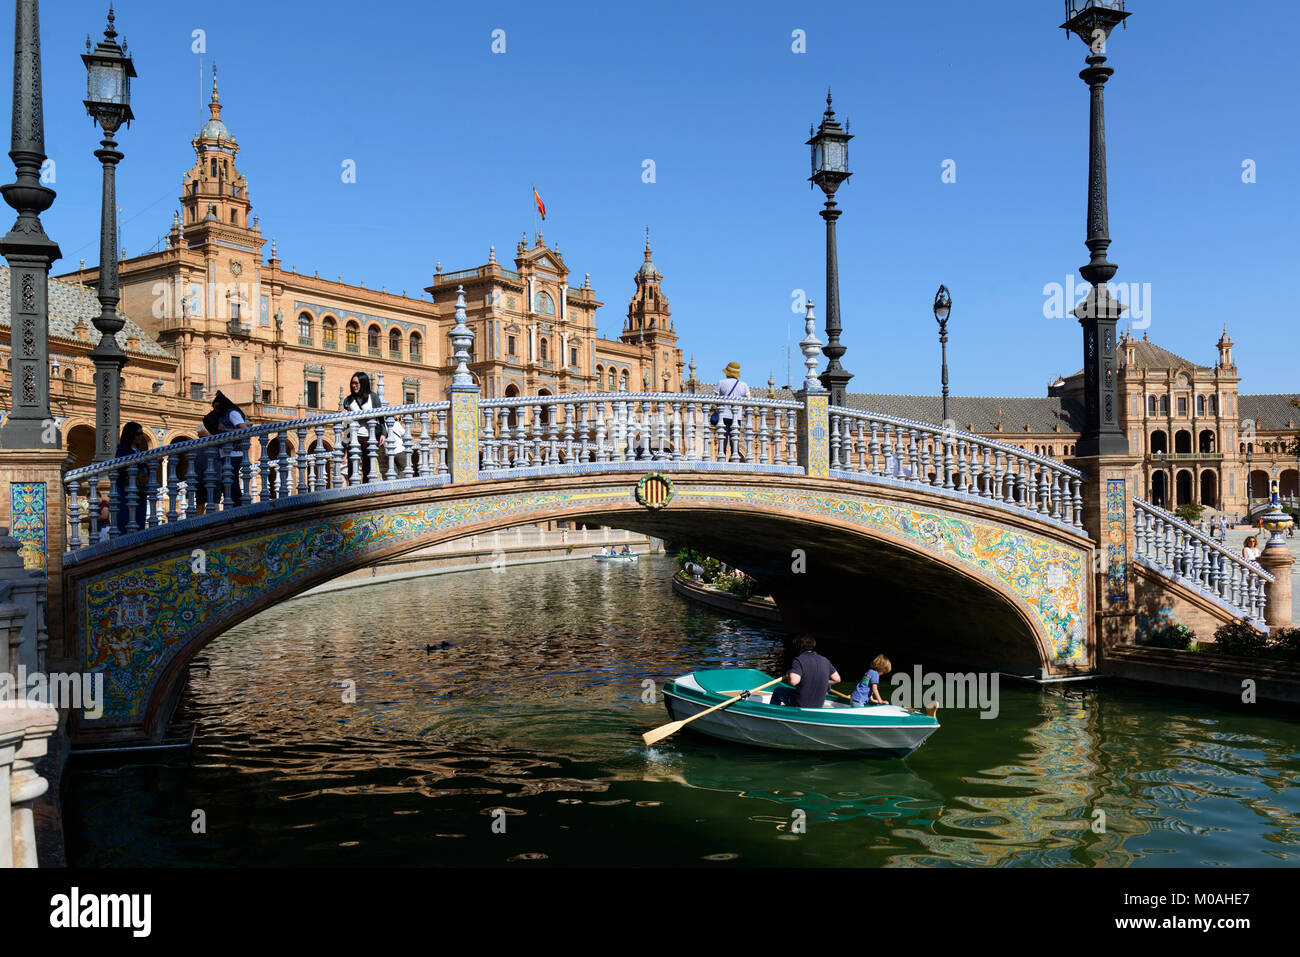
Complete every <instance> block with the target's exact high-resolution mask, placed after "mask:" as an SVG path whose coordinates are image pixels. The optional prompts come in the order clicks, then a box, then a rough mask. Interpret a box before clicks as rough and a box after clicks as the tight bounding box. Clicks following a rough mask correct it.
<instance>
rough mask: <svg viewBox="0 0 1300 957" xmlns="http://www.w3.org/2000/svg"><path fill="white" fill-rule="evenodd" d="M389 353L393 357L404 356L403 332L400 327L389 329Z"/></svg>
mask: <svg viewBox="0 0 1300 957" xmlns="http://www.w3.org/2000/svg"><path fill="white" fill-rule="evenodd" d="M388 355H389V357H390V358H393V359H400V358H401V357H402V333H401V330H399V329H392V330H389V333H388Z"/></svg>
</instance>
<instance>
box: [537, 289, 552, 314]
mask: <svg viewBox="0 0 1300 957" xmlns="http://www.w3.org/2000/svg"><path fill="white" fill-rule="evenodd" d="M533 312H536V313H540V314H541V315H543V316H553V315H555V300H553V299H552V298H551V297H550V295H549V294H547V293H544V292H539V293H538V294H537V296H536V297H535V298H534V299H533Z"/></svg>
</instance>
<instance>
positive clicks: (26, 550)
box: [9, 482, 47, 572]
mask: <svg viewBox="0 0 1300 957" xmlns="http://www.w3.org/2000/svg"><path fill="white" fill-rule="evenodd" d="M9 515H10V524H11V528H10V531H9V534H10V535H12V536H13V537H14V538H16V539H18V541H20V542H22V543H23V544H22V548H20V549H19V550H18V554H19V555H21V556H22V559H23V565H24V566H26V567H27V568H28V569H30V570H31V571H36V572H43V571H45V568H46V552H45V544H46V542H45V538H46V530H45V529H46V515H47V513H46V509H45V483H44V482H14V483H13V484H12V485H10V486H9Z"/></svg>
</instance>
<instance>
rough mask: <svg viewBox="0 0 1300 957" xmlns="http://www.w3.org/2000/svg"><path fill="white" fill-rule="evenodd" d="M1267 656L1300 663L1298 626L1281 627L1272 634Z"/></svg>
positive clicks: (1299, 630) (1299, 632)
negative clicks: (1271, 642)
mask: <svg viewBox="0 0 1300 957" xmlns="http://www.w3.org/2000/svg"><path fill="white" fill-rule="evenodd" d="M1269 657H1270V658H1276V659H1278V660H1279V661H1294V662H1296V663H1297V664H1300V628H1283V629H1282V630H1281V631H1279V632H1277V633H1276V634H1274V635H1273V644H1272V646H1270V648H1269Z"/></svg>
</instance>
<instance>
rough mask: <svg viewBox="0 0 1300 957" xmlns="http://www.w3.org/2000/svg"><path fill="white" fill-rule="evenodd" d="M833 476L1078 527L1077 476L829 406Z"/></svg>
mask: <svg viewBox="0 0 1300 957" xmlns="http://www.w3.org/2000/svg"><path fill="white" fill-rule="evenodd" d="M830 427H831V428H830V457H831V470H832V472H834V471H839V472H841V473H847V474H846V476H845V477H847V478H851V479H865V480H870V479H872V478H885V479H892V480H895V481H903V482H914V483H919V484H922V485H929V486H932V487H935V488H943V489H946V490H949V491H952V492H960V493H964V494H967V495H973V496H976V497H978V498H983V499H988V500H991V501H994V502H997V503H1000V504H1002V505H1006V506H1011V507H1013V508H1017V509H1019V510H1021V511H1027V512H1033V513H1037V514H1039V515H1043V516H1047V517H1049V518H1053V519H1055V520H1057V521H1059V522H1063V523H1064V524H1067V525H1070V526H1073V527H1074V528H1082V527H1083V492H1082V487H1083V479H1084V475H1083V473H1082V472H1080V471H1079V470H1077V469H1073V468H1070V467H1069V466H1067V465H1062V464H1061V463H1060V462H1056V461H1053V460H1052V459H1049V458H1044V457H1043V456H1041V455H1034V454H1032V453H1030V452H1026V451H1024V450H1023V449H1018V448H1016V447H1015V446H1012V445H1004V444H1002V443H1001V442H993V441H990V440H989V439H985V438H981V437H980V436H978V435H973V434H971V433H969V432H959V431H955V430H952V429H944V428H942V427H941V426H936V425H930V424H927V423H924V422H913V421H910V420H908V419H897V418H893V417H891V416H886V415H875V414H872V413H869V412H859V411H857V410H855V409H845V408H840V407H835V406H833V407H832V408H831V410H830Z"/></svg>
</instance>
